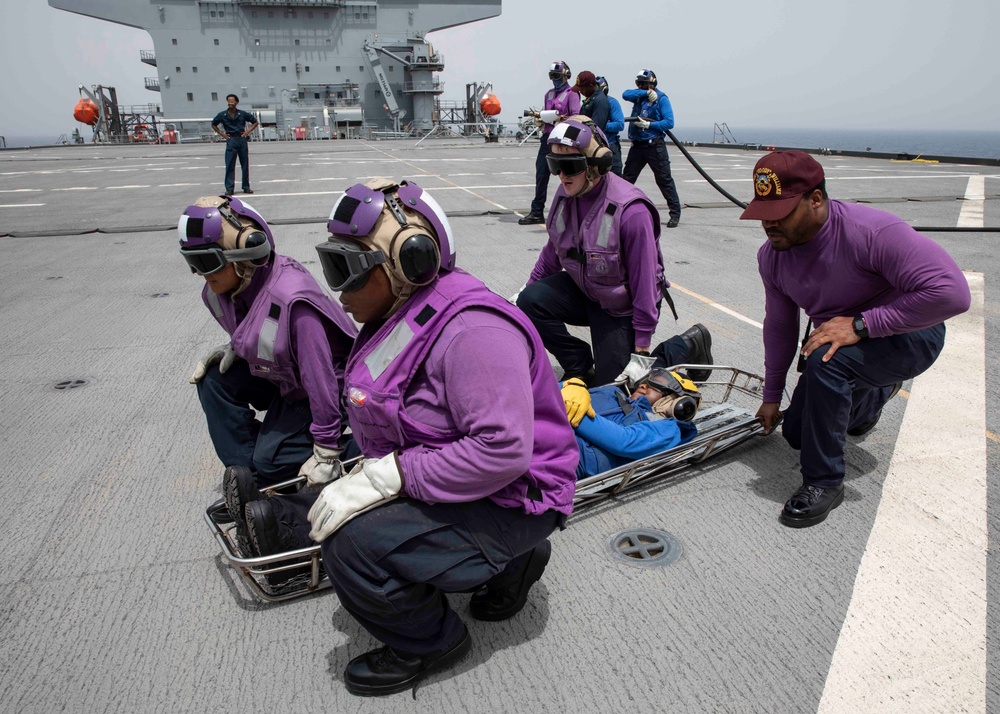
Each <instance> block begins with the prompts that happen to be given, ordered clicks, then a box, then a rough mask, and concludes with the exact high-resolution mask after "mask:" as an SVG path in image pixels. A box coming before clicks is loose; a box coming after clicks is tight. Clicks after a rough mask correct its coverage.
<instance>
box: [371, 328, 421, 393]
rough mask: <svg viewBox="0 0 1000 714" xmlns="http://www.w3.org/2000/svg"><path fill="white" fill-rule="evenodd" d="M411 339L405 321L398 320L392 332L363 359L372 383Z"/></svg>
mask: <svg viewBox="0 0 1000 714" xmlns="http://www.w3.org/2000/svg"><path fill="white" fill-rule="evenodd" d="M412 339H413V330H412V329H411V328H410V326H409V325H408V324H407V322H406V320H400V321H399V324H397V325H396V326H395V327H394V328H392V332H390V333H389V334H388V335H386V338H385V339H384V340H382V342H381V343H380V344H379V346H378V347H376V348H375V349H373V350H372V351H371V353H370V354H369V355H368V356H367V357H365V366H366V367H368V372H369V373H370V374H371V376H372V380H373V381H377V380H378V378H379V377H380V376H382V373H383V372H384V371H385V370H386V367H388V366H389V365H390V364H392V361H393V360H394V359H396V358H397V357H398V356H399V355H400V353H401V352H402V351H403V349H404V348H405V347H406V345H408V344H409V343H410V340H412Z"/></svg>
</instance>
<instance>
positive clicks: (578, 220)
mask: <svg viewBox="0 0 1000 714" xmlns="http://www.w3.org/2000/svg"><path fill="white" fill-rule="evenodd" d="M597 190H598V191H600V192H601V195H599V196H598V197H597V200H595V201H594V204H593V206H592V207H591V209H590V212H589V213H588V214H587V215H586V216H583V217H581V216H579V215H578V210H577V209H578V205H579V202H578V201H577V200H576V199H574V198H572V197H570V196H567V195H566V191H565V189H563V187H562V184H560V185H559V188H558V189H557V190H556V195H555V198H554V199H553V200H552V210H550V211H549V218H548V220H547V221H546V228H547V229H548V232H549V240H551V241H552V243H553V246H554V247H555V251H556V255H557V256H558V257H559V263H560V264H561V265H562V268H563V270H565V271H566V272H567V273H569V275H570V277H571V278H573V282H574V283H576V284H577V286H578V287H579V288H580V290H582V291H583V293H584V294H585V295H586V296H587V297H588V298H590V299H591V300H593V301H594V302H596V303H598V304H599V305H600V306H601V308H602V309H603V310H604V311H605V312H607V313H608V314H609V315H613V316H615V317H626V316H628V315H631V314H632V295H631V293H630V292H629V286H628V275H627V273H626V270H625V265H624V261H623V256H622V250H621V233H620V231H621V218H622V215H623V214H624V213H625V208H626V207H627V206H629V205H630V204H632V203H636V202H637V201H639V202H642V203H643V204H645V205H646V207H647V208H649V212H650V213H651V214H652V217H653V233H654V235H655V236H656V240H657V245H656V259H657V261H658V263H659V265H658V266H657V271H656V279H657V284H662V283H663V282H664V280H663V274H664V271H663V253H661V252H660V246H659V239H660V214H659V213H658V212H657V210H656V207H655V206H654V205H653V204H652V202H651V201H650V200H649V198H647V196H646V194H644V193H643V192H642V191H640V190H639V189H637V188H636V187H635V186H633V185H632V184H630V183H629V182H628V181H624V180H622V179H618V177H616V176H613V175H612V174H606V175H605V176H604V180H603V181H601V183H600V184H599V186H598V188H597Z"/></svg>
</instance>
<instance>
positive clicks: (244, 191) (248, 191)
mask: <svg viewBox="0 0 1000 714" xmlns="http://www.w3.org/2000/svg"><path fill="white" fill-rule="evenodd" d="M243 193H253V189H252V188H245V189H243Z"/></svg>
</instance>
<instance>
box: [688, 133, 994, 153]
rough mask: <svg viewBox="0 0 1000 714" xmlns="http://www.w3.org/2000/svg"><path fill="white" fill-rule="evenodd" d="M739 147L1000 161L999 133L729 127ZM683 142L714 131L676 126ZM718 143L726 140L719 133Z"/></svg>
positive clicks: (703, 139)
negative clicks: (741, 145)
mask: <svg viewBox="0 0 1000 714" xmlns="http://www.w3.org/2000/svg"><path fill="white" fill-rule="evenodd" d="M729 128H730V131H731V133H732V138H735V139H736V141H737V143H740V144H760V145H761V146H785V147H795V148H799V149H840V150H842V151H877V152H882V153H900V154H903V153H905V154H912V155H914V156H916V155H919V154H927V155H931V156H962V157H966V158H986V159H997V158H1000V131H918V130H912V129H907V130H885V129H761V128H755V127H748V128H740V127H729ZM673 133H674V136H676V137H677V138H678V139H679V140H681V141H695V142H698V143H699V144H701V143H706V144H708V143H711V142H712V138H713V136H712V134H713V132H712V129H711V128H706V129H688V128H684V127H677V128H675V129H674V132H673ZM715 138H716V140H717V141H720V142H721V141H723V139H722V137H721V135H719V134H716V136H715Z"/></svg>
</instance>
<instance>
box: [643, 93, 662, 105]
mask: <svg viewBox="0 0 1000 714" xmlns="http://www.w3.org/2000/svg"><path fill="white" fill-rule="evenodd" d="M646 99H648V100H649V101H650V103H651V104H656V103H657V102H658V101H660V96H659V95H658V94H657V93H656V90H655V89H650V90H649V91H647V92H646Z"/></svg>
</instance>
